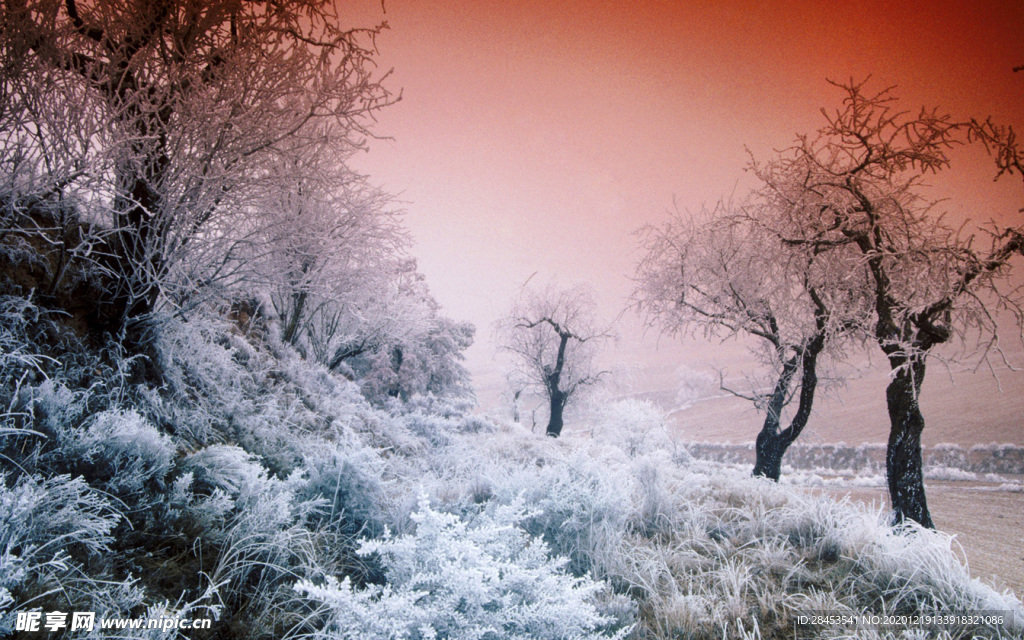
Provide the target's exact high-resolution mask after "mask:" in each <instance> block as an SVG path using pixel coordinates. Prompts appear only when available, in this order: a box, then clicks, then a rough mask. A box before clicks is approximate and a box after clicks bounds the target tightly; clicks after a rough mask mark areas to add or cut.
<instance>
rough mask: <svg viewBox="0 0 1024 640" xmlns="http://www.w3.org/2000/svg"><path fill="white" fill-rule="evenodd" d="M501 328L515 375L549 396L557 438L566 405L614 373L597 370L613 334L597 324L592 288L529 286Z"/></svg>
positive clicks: (501, 339)
mask: <svg viewBox="0 0 1024 640" xmlns="http://www.w3.org/2000/svg"><path fill="white" fill-rule="evenodd" d="M497 328H498V332H497V333H498V337H499V342H500V345H501V349H502V350H504V351H506V352H508V353H510V354H512V357H513V361H514V365H513V366H515V367H516V372H515V375H514V376H513V377H514V378H515V379H517V380H520V381H522V383H523V384H525V385H526V386H528V387H530V388H532V389H534V390H536V391H538V392H539V393H540V394H541V395H543V396H544V397H545V398H546V399H547V401H548V408H549V413H548V425H547V435H549V436H551V437H554V438H557V437H558V436H559V435H561V433H562V427H563V425H564V412H565V407H566V406H567V405H568V404H569V403H570V402H571V401H572V400H573V398H574V397H576V395H577V394H578V393H579V392H580V391H581V390H582V389H584V388H586V387H588V386H591V385H595V384H597V383H598V382H600V380H601V378H602V376H604V375H605V374H607V373H608V372H607V371H600V370H598V369H597V365H596V361H595V357H596V355H597V352H598V347H599V345H600V343H601V342H603V341H606V340H608V339H611V338H612V337H613V334H612V332H611V329H610V328H604V327H600V326H598V325H597V324H596V305H595V303H594V299H593V296H592V295H591V293H590V290H589V289H587V288H585V287H581V286H577V287H572V288H568V289H560V288H557V287H555V286H553V285H552V286H548V287H545V288H542V289H535V288H524V289H523V291H522V293H521V294H520V296H519V298H518V299H517V300H516V302H515V304H514V305H513V306H512V309H511V310H510V311H509V312H508V313H507V314H506V315H505V317H504V318H503V319H501V320H500V321H499V323H498V327H497Z"/></svg>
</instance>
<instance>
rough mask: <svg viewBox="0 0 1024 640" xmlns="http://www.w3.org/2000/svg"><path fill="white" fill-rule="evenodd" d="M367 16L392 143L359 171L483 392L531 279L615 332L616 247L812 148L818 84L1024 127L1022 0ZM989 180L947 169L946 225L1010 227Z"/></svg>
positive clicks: (405, 8) (377, 8) (422, 11)
mask: <svg viewBox="0 0 1024 640" xmlns="http://www.w3.org/2000/svg"><path fill="white" fill-rule="evenodd" d="M915 5H916V6H915ZM385 7H386V14H384V13H382V12H381V5H380V2H378V1H375V0H360V2H356V3H355V4H354V5H353V6H352V10H353V12H354V16H355V17H356V18H357V19H358V20H361V21H364V22H365V21H366V20H369V21H375V20H380V19H385V20H387V22H388V23H389V25H390V30H389V31H388V32H386V33H384V34H383V35H382V36H381V37H380V39H379V46H380V49H381V56H380V62H381V66H382V67H383V68H385V69H386V68H391V67H393V68H394V74H393V76H392V78H391V79H390V81H389V85H390V87H391V88H392V89H394V90H398V89H401V90H402V92H403V98H402V101H401V102H400V103H399V104H397V105H395V106H393V107H391V108H389V109H388V110H387V111H386V112H384V113H383V114H381V116H380V122H379V126H378V127H377V128H376V132H377V133H378V134H381V135H386V136H391V137H393V138H394V140H390V141H375V142H373V143H372V144H371V150H370V152H369V153H368V154H366V155H363V156H360V157H359V159H358V160H357V164H358V166H359V167H360V168H361V169H363V170H365V171H366V172H368V173H369V174H370V175H371V176H372V177H373V180H374V181H375V182H376V183H377V184H380V185H382V186H384V187H385V189H387V190H388V191H390V192H392V193H396V194H399V195H400V197H401V198H402V200H404V201H405V203H406V204H405V208H406V210H407V211H408V214H407V216H406V222H407V224H408V226H409V228H410V229H411V231H412V233H413V236H414V238H415V240H416V247H415V249H414V254H415V255H416V256H417V257H418V258H419V260H420V266H421V270H422V271H423V272H424V273H425V274H426V275H427V277H428V282H429V283H430V285H431V287H432V289H433V291H434V292H435V294H436V296H437V298H438V299H439V300H440V301H441V303H442V304H443V305H444V307H445V310H446V312H447V313H448V314H449V315H452V316H454V317H457V318H460V319H468V320H470V321H472V322H474V323H475V324H476V325H477V327H478V332H479V335H478V345H477V346H475V347H474V348H473V350H472V352H471V354H470V356H471V359H470V364H471V367H472V368H473V369H474V370H475V371H476V372H477V373H478V377H482V378H486V377H487V375H488V371H487V370H488V368H489V367H490V364H489V363H490V360H491V356H492V354H493V345H492V343H491V342H490V331H491V329H490V325H491V323H492V322H493V320H494V318H495V317H497V315H498V314H499V313H500V312H501V311H502V310H504V309H505V308H506V307H507V306H508V305H509V304H510V301H511V299H512V298H513V296H514V295H515V294H516V291H517V288H518V287H519V285H521V284H522V283H523V282H524V281H525V280H526V279H527V278H528V277H530V275H531V274H533V273H534V272H537V273H538V277H540V278H543V279H545V280H546V279H548V278H551V277H557V278H558V279H559V281H561V282H564V283H574V282H578V281H587V282H590V283H591V284H592V285H593V286H594V287H595V288H596V289H597V291H598V294H599V295H600V297H601V302H602V304H603V308H604V309H605V312H606V313H607V314H608V316H609V317H611V316H613V315H614V314H616V313H618V312H619V311H620V310H621V309H622V307H623V306H624V302H625V301H624V298H625V296H627V295H628V294H629V292H630V289H631V285H630V282H629V279H628V277H629V274H630V273H631V272H632V270H633V267H634V264H635V261H636V259H637V255H636V249H635V246H636V242H635V238H634V237H633V236H632V232H633V231H634V230H635V229H636V228H637V227H639V226H641V225H642V224H644V223H647V222H654V221H657V220H659V219H660V218H661V217H662V216H663V215H664V213H665V211H666V210H667V209H669V208H670V207H671V206H672V202H673V198H675V199H676V200H677V201H678V202H679V205H680V208H683V209H686V208H689V209H695V208H698V207H699V206H700V205H701V204H702V203H704V202H714V201H715V200H717V199H719V198H720V197H723V196H727V195H729V193H730V192H731V191H733V190H734V189H742V185H743V184H745V182H744V180H749V178H745V177H744V172H743V168H744V165H745V163H746V160H747V155H746V152H745V151H744V146H746V147H748V148H749V149H750V150H751V152H753V153H754V154H755V155H756V156H757V157H759V158H765V157H767V156H768V155H769V154H770V153H771V151H772V149H775V148H780V147H784V146H786V145H787V144H788V143H789V142H790V141H791V140H792V139H793V136H794V134H796V133H797V132H805V131H807V132H809V131H812V130H813V129H815V128H816V127H817V126H818V125H819V124H820V114H819V113H818V110H819V109H820V108H821V107H824V106H834V105H835V104H836V101H837V100H838V98H839V94H838V92H837V91H836V90H835V89H834V88H832V87H830V86H829V85H828V84H827V83H826V82H825V79H826V78H832V79H835V80H848V79H850V78H856V79H861V78H864V77H865V76H867V75H868V74H871V75H872V77H873V79H874V80H875V81H876V82H877V86H878V87H881V86H882V85H883V84H884V85H888V84H897V85H899V88H900V91H899V94H900V96H901V97H902V98H903V99H904V102H905V104H906V105H907V107H908V108H914V109H916V108H918V107H920V106H923V105H937V106H940V107H942V108H943V109H945V110H947V111H949V112H950V113H952V114H954V115H956V116H972V115H981V116H984V115H992V116H994V117H995V118H996V119H998V120H1000V121H1003V122H1011V123H1015V124H1016V125H1017V126H1018V127H1021V126H1022V125H1024V109H1022V106H1024V73H1016V74H1014V73H1012V71H1011V69H1012V68H1013V67H1014V66H1017V65H1024V2H1022V1H1020V0H1017V1H1014V2H1009V1H992V2H986V1H984V0H978V1H975V2H950V1H936V2H920V3H915V2H902V3H900V2H896V3H892V2H882V1H857V0H844V1H842V2H824V1H822V2H795V1H773V2H767V1H762V2H754V1H739V0H736V1H731V0H723V1H719V2H687V1H685V0H675V1H646V2H627V1H625V0H622V1H619V2H610V1H605V2H578V1H572V0H563V1H560V2H541V1H532V2H492V1H481V0H454V1H450V2H426V1H422V0H386V4H385ZM989 166H990V165H989V164H988V160H986V159H984V158H979V157H978V156H977V154H975V155H974V156H971V157H968V158H966V159H965V160H964V161H963V162H962V163H961V166H959V167H957V168H958V169H959V171H958V174H957V175H958V176H960V177H958V178H957V182H956V185H957V186H956V187H955V188H954V189H953V191H952V193H954V194H957V195H959V196H961V197H959V198H958V199H956V200H954V201H953V202H951V204H950V208H952V209H953V210H954V212H957V211H970V212H975V211H977V212H980V215H981V216H982V217H985V218H988V217H991V216H992V215H999V216H1000V217H1002V218H1004V219H1005V217H1006V216H1007V215H1008V214H1007V212H1009V211H1016V206H1015V203H1017V202H1019V201H1020V200H1021V198H1020V196H1019V187H1018V186H1017V185H1016V184H1010V183H1007V184H1005V185H1000V186H999V187H998V188H993V187H992V185H991V184H990V179H991V175H992V174H991V171H990V170H989ZM962 176H966V177H965V178H961V177H962ZM945 180H946V179H945V178H944V181H945ZM1014 189H1016V191H1015V190H1014ZM648 342H650V340H649V341H648ZM632 345H633V343H632V342H630V341H629V340H628V339H627V340H626V341H624V347H626V348H633V346H632ZM481 381H483V380H481Z"/></svg>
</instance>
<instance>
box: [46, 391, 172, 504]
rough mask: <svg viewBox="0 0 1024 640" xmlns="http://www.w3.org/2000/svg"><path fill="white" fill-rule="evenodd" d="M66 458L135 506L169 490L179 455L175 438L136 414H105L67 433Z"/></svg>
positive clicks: (65, 435)
mask: <svg viewBox="0 0 1024 640" xmlns="http://www.w3.org/2000/svg"><path fill="white" fill-rule="evenodd" d="M63 436H64V439H65V442H62V443H61V454H62V455H64V456H68V457H69V460H68V462H67V464H66V466H67V467H68V468H74V469H75V470H76V471H77V472H79V473H81V474H83V475H84V476H85V477H86V478H88V479H89V481H90V482H91V483H94V484H95V485H98V486H100V487H102V488H103V489H104V490H105V491H107V492H108V493H111V494H113V495H115V496H117V497H118V498H120V499H121V500H129V501H131V502H132V504H133V506H138V502H140V501H144V500H147V498H146V497H144V494H145V493H147V492H148V491H151V492H158V491H161V490H162V489H163V482H164V478H165V477H166V476H167V474H168V473H169V472H170V470H171V465H172V460H173V458H174V455H175V451H174V445H173V443H172V442H171V439H170V437H168V436H167V435H165V434H163V433H160V432H159V431H158V430H157V429H156V427H154V426H153V425H151V424H150V423H149V422H147V421H146V420H145V419H143V418H142V416H140V415H139V414H138V413H135V412H134V411H126V412H122V411H104V412H103V413H100V414H98V415H97V416H96V417H95V418H94V419H93V421H92V423H91V424H90V425H89V426H88V427H86V428H72V429H68V430H65V431H64V433H63Z"/></svg>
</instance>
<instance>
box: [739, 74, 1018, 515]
mask: <svg viewBox="0 0 1024 640" xmlns="http://www.w3.org/2000/svg"><path fill="white" fill-rule="evenodd" d="M838 86H839V87H840V89H841V90H842V91H843V93H844V99H843V104H842V107H841V108H839V109H837V110H835V111H823V114H824V115H825V125H824V127H823V128H822V129H821V130H820V131H819V133H818V135H816V136H814V137H807V136H802V137H800V138H798V139H797V141H796V144H795V145H794V146H793V147H792V148H791V149H789V150H787V151H785V152H783V153H781V154H780V155H779V156H778V157H777V158H776V159H774V160H772V161H771V162H768V163H765V164H757V163H755V164H754V165H753V170H754V173H755V174H756V175H757V176H758V178H760V179H761V181H762V182H763V188H761V190H760V193H759V197H760V198H761V199H763V200H764V201H766V202H768V203H769V204H770V206H771V207H773V208H774V209H775V210H776V211H778V212H779V213H780V215H779V216H776V217H773V218H772V219H771V221H770V223H768V224H764V225H763V226H762V231H763V232H764V233H767V234H771V235H772V236H774V237H775V238H777V239H779V240H780V241H781V242H783V243H784V244H786V245H788V246H790V247H802V248H805V249H810V250H812V251H815V252H819V253H832V254H838V253H839V252H846V253H848V254H849V255H850V259H849V261H848V266H847V271H848V272H849V273H850V274H851V276H852V277H855V278H857V279H858V280H859V281H861V282H863V283H864V286H865V294H866V295H868V296H870V299H871V301H872V307H873V313H874V319H873V326H872V327H871V336H872V338H873V339H874V340H875V341H876V342H877V344H878V345H879V347H880V348H881V349H882V351H883V353H884V354H885V356H886V358H887V360H888V363H889V366H890V368H891V382H890V383H889V386H888V388H887V390H886V402H887V406H888V411H889V419H890V431H889V441H888V449H887V454H886V471H887V476H888V485H889V496H890V500H891V502H892V506H893V509H894V512H895V518H896V521H897V522H902V521H905V520H908V519H909V520H914V521H916V522H918V523H920V524H922V525H924V526H926V527H931V526H933V523H932V519H931V515H930V513H929V511H928V506H927V502H926V499H925V491H924V483H923V470H922V462H921V433H922V431H923V430H924V426H925V421H924V416H923V415H922V413H921V408H920V405H919V403H918V399H919V396H920V391H921V384H922V382H923V381H924V375H925V364H926V361H927V359H928V357H929V356H936V357H937V356H938V354H937V353H936V350H935V347H937V346H939V345H942V344H946V343H949V342H951V341H957V342H958V343H960V344H961V345H964V346H965V347H967V348H970V346H971V345H979V347H978V350H977V351H974V352H973V354H974V356H975V357H980V358H987V357H988V356H989V354H990V352H991V350H992V348H993V347H997V345H998V342H997V337H998V332H997V329H998V327H997V325H996V312H997V310H1000V309H1008V310H1010V311H1011V312H1012V313H1013V314H1014V315H1015V317H1016V319H1017V322H1018V324H1019V323H1020V321H1021V306H1020V303H1021V300H1020V291H1019V290H1017V289H1014V288H1012V287H1009V286H1007V276H1008V274H1009V272H1010V267H1011V261H1012V260H1013V258H1014V256H1018V255H1020V254H1021V253H1022V250H1024V235H1022V234H1024V227H1020V226H1018V227H1013V228H1008V229H1000V228H996V227H995V226H994V225H993V226H991V227H990V228H989V229H987V231H986V232H984V233H982V232H976V233H975V234H969V233H967V232H966V231H965V230H964V228H963V227H952V226H950V225H948V224H947V223H946V222H945V220H944V218H943V217H942V216H940V215H938V214H937V213H936V206H935V205H934V204H933V203H931V202H929V201H927V200H926V199H925V198H924V197H923V196H922V195H921V193H922V192H921V187H922V184H923V179H924V177H925V176H926V175H927V174H930V173H935V172H938V171H941V170H944V169H946V168H947V167H948V166H949V158H948V156H947V153H948V151H949V150H950V149H951V148H953V147H954V146H956V145H959V144H962V143H964V142H965V141H966V140H970V139H974V138H976V137H980V138H982V139H983V140H985V139H986V138H985V137H984V136H985V135H986V134H987V135H988V139H987V141H988V142H989V143H991V144H992V145H994V146H993V147H992V148H993V149H994V150H995V151H996V152H997V154H999V155H998V162H999V167H1000V169H1001V170H1002V171H1003V172H1011V173H1012V172H1013V171H1015V170H1019V165H1015V164H1014V163H1013V160H1014V159H1015V158H1016V157H1019V156H1014V155H1013V154H1010V155H1006V153H1008V152H1006V149H1007V145H1006V142H1007V139H1008V137H1007V130H1006V129H1000V128H993V127H991V126H989V127H988V128H987V129H986V128H985V127H984V126H983V124H982V123H977V122H975V123H969V122H958V121H955V120H954V119H952V118H951V117H949V116H946V115H942V114H940V113H939V112H938V111H936V110H921V111H920V112H918V113H917V114H909V113H906V112H901V111H898V110H897V100H896V97H895V95H894V93H893V90H892V89H886V90H883V91H880V92H877V93H870V92H868V91H867V90H866V89H865V86H864V85H863V84H852V83H851V84H849V85H838ZM1009 140H1010V141H1011V142H1012V140H1013V138H1012V135H1010V136H1009ZM978 233H982V235H980V236H979V235H977V234H978ZM851 250H852V252H851ZM969 355H971V352H970V351H964V352H961V355H959V356H958V357H959V358H960V359H962V358H965V357H968V356H969ZM954 357H956V356H954Z"/></svg>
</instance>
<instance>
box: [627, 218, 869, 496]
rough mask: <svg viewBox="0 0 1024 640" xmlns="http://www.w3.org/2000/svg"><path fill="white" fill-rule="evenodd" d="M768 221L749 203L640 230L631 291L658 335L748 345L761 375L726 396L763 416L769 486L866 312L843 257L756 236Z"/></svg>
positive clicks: (759, 446) (762, 467)
mask: <svg viewBox="0 0 1024 640" xmlns="http://www.w3.org/2000/svg"><path fill="white" fill-rule="evenodd" d="M776 215H778V212H777V211H776V210H774V209H773V208H772V207H770V206H768V205H767V203H765V202H763V201H760V200H758V199H756V198H751V199H749V200H747V201H746V202H743V203H741V204H736V205H732V206H728V207H727V206H725V205H720V206H718V207H716V208H715V209H713V210H710V211H708V210H705V211H702V212H700V213H698V214H694V215H683V214H680V213H676V214H674V215H673V216H672V217H671V218H670V219H669V220H668V221H666V222H665V223H663V224H662V225H660V226H651V227H647V228H645V229H644V231H643V235H642V238H643V250H644V253H643V258H642V259H641V261H640V263H639V265H638V267H637V274H636V281H637V289H636V292H635V294H634V299H635V302H636V306H637V308H638V310H639V311H640V312H641V313H642V314H644V315H645V316H646V318H647V322H648V323H649V324H650V325H651V326H654V327H657V328H659V329H661V330H662V331H664V332H666V333H669V334H673V335H680V334H681V335H702V336H704V337H716V338H720V339H723V340H726V339H730V338H736V337H741V338H746V339H747V340H748V344H749V345H750V350H751V352H752V353H753V355H754V356H755V358H756V360H757V361H758V363H759V364H760V369H761V370H760V372H759V373H760V375H757V376H755V384H754V388H753V389H752V390H751V391H750V392H749V393H746V392H740V391H733V393H734V394H736V395H738V396H740V397H743V398H745V399H747V400H750V401H752V402H753V403H754V404H755V406H756V407H757V408H758V409H759V410H761V411H763V412H764V414H765V418H764V423H763V425H762V428H761V431H760V432H759V433H758V436H757V442H756V449H755V451H756V462H755V465H754V475H758V476H764V477H768V478H771V479H773V480H778V479H779V475H780V473H781V467H782V459H783V456H784V455H785V453H786V450H787V449H788V448H789V446H790V445H791V444H793V442H795V441H796V439H797V438H798V437H799V436H800V434H801V432H802V431H803V429H804V427H806V426H807V422H808V420H809V419H810V417H811V410H812V408H813V406H814V398H815V395H816V393H817V391H818V386H819V376H820V374H821V370H822V368H823V367H824V366H825V364H824V363H823V362H822V361H823V360H825V361H827V362H834V361H835V360H836V359H837V358H842V357H843V355H844V353H845V350H846V347H848V346H849V345H850V343H851V342H852V341H856V339H857V336H858V329H859V328H860V327H861V326H862V324H863V323H864V322H865V318H866V315H867V309H868V307H867V305H866V301H865V298H864V295H863V294H862V293H861V292H860V291H858V289H857V287H856V286H855V285H853V283H851V281H850V279H849V275H850V274H849V273H847V272H846V271H845V270H844V260H843V259H842V257H841V256H835V255H832V254H831V253H823V252H820V251H815V250H813V249H811V250H808V247H803V246H793V245H789V244H786V243H784V242H781V241H780V240H779V239H778V238H775V237H772V236H771V235H768V234H764V233H762V232H761V229H760V224H762V223H764V222H767V220H768V219H770V218H771V217H773V216H776ZM837 258H839V259H837ZM794 401H795V404H796V409H795V411H794V412H793V413H792V415H791V416H790V418H789V424H788V425H787V424H785V421H784V417H785V416H784V409H786V408H787V407H788V406H790V405H792V404H793V403H794Z"/></svg>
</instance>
